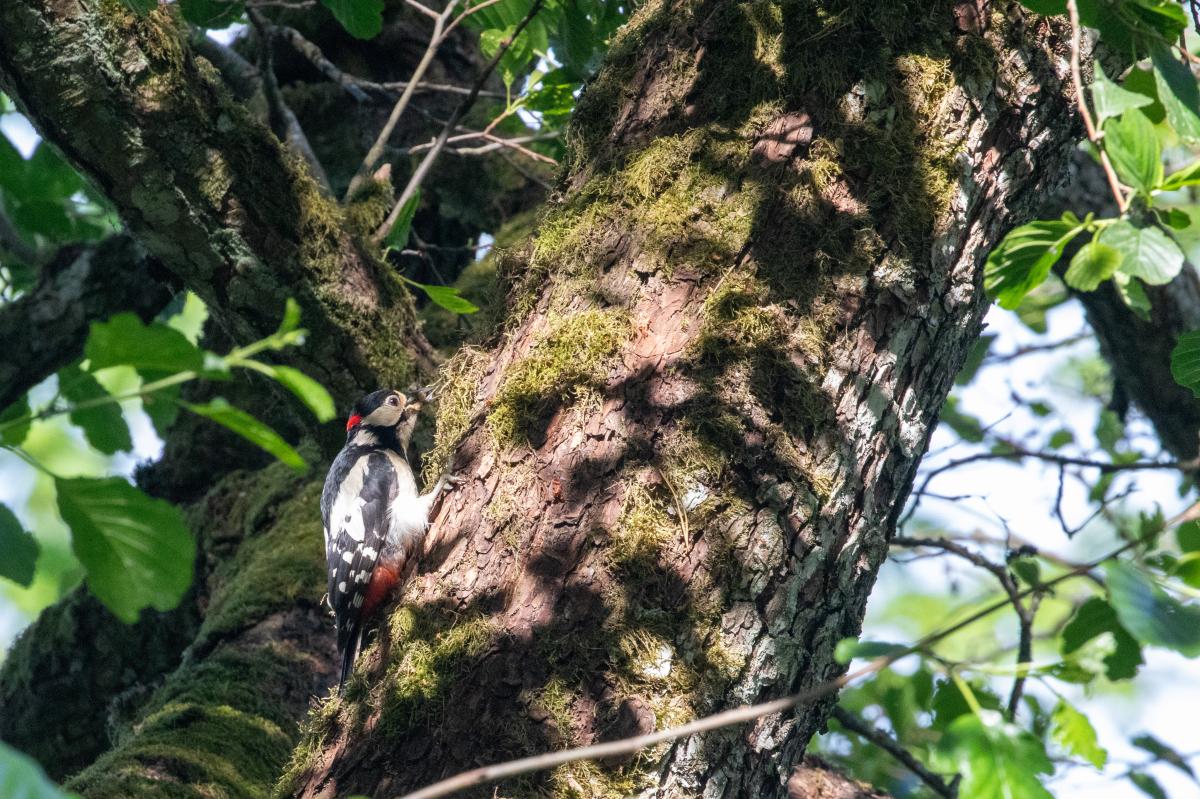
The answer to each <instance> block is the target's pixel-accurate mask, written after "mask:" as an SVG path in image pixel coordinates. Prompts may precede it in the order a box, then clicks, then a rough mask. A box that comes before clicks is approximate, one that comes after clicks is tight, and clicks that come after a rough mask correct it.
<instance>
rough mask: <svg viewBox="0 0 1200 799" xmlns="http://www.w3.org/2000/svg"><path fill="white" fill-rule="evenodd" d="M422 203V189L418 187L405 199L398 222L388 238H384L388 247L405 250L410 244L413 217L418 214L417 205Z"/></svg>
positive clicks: (397, 217) (389, 232)
mask: <svg viewBox="0 0 1200 799" xmlns="http://www.w3.org/2000/svg"><path fill="white" fill-rule="evenodd" d="M420 204H421V190H420V189H417V190H416V191H414V192H413V195H412V196H411V197H409V198H408V199H407V200H405V201H404V206H403V207H402V208H401V209H400V213H399V215H397V216H396V222H395V224H393V225H392V229H391V230H389V231H388V234H387V238H386V239H384V242H383V243H384V245H385V246H386V247H387V248H388V249H392V250H403V249H404V247H405V246H406V245H407V244H408V237H409V235H410V234H411V233H412V221H413V217H415V216H416V215H417V207H418V206H420Z"/></svg>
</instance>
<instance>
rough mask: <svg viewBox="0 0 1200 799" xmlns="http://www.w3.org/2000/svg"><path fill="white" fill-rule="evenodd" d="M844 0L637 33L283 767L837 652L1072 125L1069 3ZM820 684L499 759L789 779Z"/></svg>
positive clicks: (479, 759) (603, 80)
mask: <svg viewBox="0 0 1200 799" xmlns="http://www.w3.org/2000/svg"><path fill="white" fill-rule="evenodd" d="M831 5H832V6H836V8H825V4H806V3H791V2H780V3H760V4H755V5H753V6H750V5H735V4H729V3H717V2H661V3H650V4H648V5H647V6H645V7H643V8H642V9H641V10H640V11H639V12H638V14H637V16H636V18H635V20H634V21H633V22H631V23H630V25H629V26H627V28H626V29H625V30H624V31H623V32H622V34H621V35H620V36H619V37H618V39H617V41H616V42H615V43H614V45H613V48H612V52H611V55H610V58H609V60H608V63H607V65H606V67H605V68H604V70H602V72H601V73H600V75H599V76H598V77H597V78H596V79H595V81H593V82H592V83H591V84H590V85H589V86H588V88H587V89H586V91H585V93H584V95H583V97H582V98H581V100H580V104H579V108H578V110H577V113H576V118H575V121H574V124H573V129H572V135H571V144H572V154H571V158H570V161H569V168H568V170H567V172H566V174H565V175H564V176H563V178H562V181H561V184H560V185H561V188H562V195H561V197H560V198H559V200H558V201H557V202H556V203H555V205H554V206H553V208H552V209H551V210H550V211H549V213H548V214H547V215H546V217H545V218H544V219H543V220H542V222H541V224H540V226H539V229H538V233H537V234H536V236H535V239H534V240H533V242H532V243H531V244H530V245H529V246H528V247H527V248H526V249H525V250H524V251H523V252H518V253H513V254H510V256H509V259H508V262H507V265H506V269H505V273H506V274H507V275H508V276H509V277H510V279H511V280H512V282H513V286H512V290H511V293H510V298H509V300H510V310H509V320H508V326H507V328H506V332H505V333H504V335H503V337H502V340H501V341H500V342H499V343H498V344H497V346H496V347H495V349H494V350H493V351H492V352H491V353H487V354H483V353H479V352H468V353H465V354H463V355H460V356H459V358H458V360H456V362H455V364H454V365H453V368H452V370H451V373H452V377H451V378H450V379H449V385H448V386H447V388H446V390H444V391H443V395H442V396H443V397H444V400H443V406H444V407H443V409H442V411H441V412H440V413H441V415H440V420H439V424H440V427H439V439H440V442H439V447H438V449H437V450H435V452H434V455H433V458H432V460H433V461H434V463H433V464H432V466H431V468H434V469H436V468H438V467H440V466H441V462H439V460H438V459H439V458H440V457H443V456H445V455H447V454H449V453H450V451H451V450H453V452H452V455H451V456H450V457H451V461H450V465H451V471H453V472H455V473H458V474H460V475H462V476H463V477H465V478H466V482H465V484H464V485H462V486H461V487H460V488H459V489H458V490H457V491H456V492H455V493H454V494H453V495H452V496H451V498H450V499H448V500H447V502H446V503H445V506H444V508H443V510H442V511H441V513H440V515H439V516H438V518H437V520H436V523H435V525H434V527H433V530H432V532H431V539H430V540H431V545H430V548H429V551H428V553H427V556H426V558H425V559H424V561H423V569H424V570H425V571H426V574H425V575H424V576H423V577H421V578H419V579H417V580H415V581H414V582H413V584H412V585H410V587H409V590H408V592H407V594H406V597H405V599H406V603H405V605H404V606H402V607H401V608H400V609H398V610H396V611H395V612H394V613H393V614H392V615H391V617H390V618H389V619H388V620H387V621H386V623H384V624H383V625H382V626H381V629H380V631H379V636H378V640H377V641H376V642H375V644H374V645H373V646H372V647H370V648H368V649H367V651H366V652H365V653H364V656H362V657H361V658H360V669H359V672H358V673H357V674H356V676H355V677H354V678H353V679H352V680H351V682H350V683H348V685H347V689H346V692H345V695H344V696H343V697H342V698H340V699H336V698H331V699H330V700H329V701H328V702H327V703H326V704H325V706H324V707H323V708H321V710H320V711H319V712H318V714H317V715H315V716H314V718H313V719H312V720H311V721H310V730H309V735H308V739H307V740H306V741H305V742H304V744H302V745H301V747H300V748H299V749H298V750H297V753H296V754H295V756H294V758H293V765H292V767H291V769H289V772H288V774H286V775H285V778H284V780H283V781H282V782H281V784H280V786H279V789H278V793H279V794H280V795H296V796H301V797H321V798H322V799H324V798H326V797H334V796H343V795H348V794H357V793H362V794H367V795H371V796H379V797H388V796H394V795H397V794H400V793H403V792H404V791H406V790H409V789H413V788H415V787H418V786H420V785H423V784H426V783H429V782H432V781H434V780H436V779H438V778H440V777H444V776H447V775H448V774H451V773H455V772H457V771H460V770H463V769H467V768H471V767H474V766H477V765H481V764H483V763H488V762H495V761H499V760H503V759H506V758H507V757H510V756H515V755H524V754H529V753H531V752H533V751H537V750H540V749H545V748H551V747H562V746H565V745H569V744H586V743H589V742H592V741H597V740H605V739H610V738H617V737H623V736H625V735H630V734H635V733H638V732H644V731H646V730H648V729H651V728H654V727H663V726H668V725H671V724H675V723H678V722H680V721H683V720H686V719H688V718H690V717H692V716H696V715H702V714H705V713H708V712H710V711H713V710H716V709H719V708H721V707H727V706H729V705H734V704H741V703H746V702H755V701H762V700H766V699H770V698H774V697H778V696H780V695H784V694H788V693H792V692H795V691H799V690H804V689H806V688H811V687H813V686H816V685H819V684H821V683H824V682H826V681H827V680H829V679H831V678H833V677H834V676H836V675H837V674H839V673H840V672H841V671H842V669H843V667H842V666H840V665H839V664H837V663H836V661H835V660H834V658H833V650H834V647H835V645H836V644H837V642H838V641H839V640H841V639H842V638H844V637H846V636H853V635H855V634H857V632H858V630H859V626H860V624H861V621H862V616H863V612H864V609H865V603H866V599H867V596H868V593H869V591H870V589H871V586H872V584H873V582H874V579H875V575H876V571H877V569H878V568H879V565H880V564H881V563H882V561H883V559H884V558H885V556H886V553H887V541H888V538H889V536H890V535H891V532H892V530H893V528H894V525H895V520H896V516H897V515H898V512H899V510H900V509H901V508H902V507H903V504H904V500H905V497H906V496H907V493H908V491H909V489H910V487H911V482H912V478H913V474H914V472H915V469H916V465H917V462H918V460H919V458H920V456H921V454H922V453H923V451H924V448H925V446H926V443H927V440H928V436H929V434H930V431H931V429H932V426H933V424H934V422H935V420H936V417H937V413H938V410H939V409H940V407H941V405H942V402H943V401H944V399H945V396H946V393H947V392H948V390H949V388H950V385H951V383H952V379H953V376H954V374H955V372H956V371H957V368H958V367H959V365H960V364H961V363H962V361H963V359H964V357H965V354H966V353H967V351H968V349H969V348H970V346H971V344H972V343H973V341H974V339H975V337H976V336H977V334H978V332H979V329H980V324H981V318H982V315H983V313H984V311H985V309H986V304H987V302H986V298H985V297H984V295H983V292H982V289H981V274H982V266H983V256H984V254H985V253H986V252H987V251H988V250H989V249H990V247H991V246H993V245H994V244H995V243H996V242H997V241H998V240H999V238H1000V236H1001V235H1002V234H1003V233H1004V232H1005V231H1006V230H1007V229H1008V228H1009V227H1011V226H1012V225H1013V224H1015V223H1017V222H1020V221H1022V220H1023V219H1025V218H1027V217H1028V216H1029V215H1030V212H1031V211H1032V209H1034V208H1035V207H1036V205H1037V204H1038V195H1039V194H1040V193H1041V192H1043V191H1044V190H1046V189H1047V187H1048V183H1049V182H1050V181H1052V180H1053V179H1054V178H1055V177H1056V176H1057V174H1058V173H1059V171H1060V168H1061V166H1062V165H1063V163H1064V162H1065V159H1066V157H1067V155H1068V154H1069V152H1070V149H1071V145H1072V143H1073V141H1074V138H1075V135H1076V133H1077V131H1076V130H1075V124H1074V122H1073V120H1072V117H1071V114H1070V110H1069V104H1068V103H1067V102H1066V99H1065V97H1064V95H1063V90H1064V86H1063V83H1062V81H1063V79H1064V75H1065V74H1066V71H1067V69H1066V59H1065V56H1064V54H1063V40H1062V38H1061V35H1060V34H1061V31H1058V30H1056V29H1054V28H1053V27H1051V26H1049V25H1048V24H1047V23H1045V22H1044V21H1036V20H1035V19H1034V18H1029V17H1026V16H1025V15H1024V14H1023V12H1021V11H1020V10H1018V8H1017V7H1016V6H1015V5H1014V6H1013V7H1011V8H1005V9H1004V12H1003V13H999V12H997V13H996V14H994V15H993V17H992V19H991V20H990V22H991V24H990V25H988V26H982V27H986V31H983V32H975V33H966V34H963V33H961V32H959V31H958V29H957V27H956V23H955V16H954V13H953V12H954V7H953V4H951V3H940V4H935V6H934V7H932V8H929V7H926V6H925V5H924V4H921V5H920V7H919V9H918V8H917V7H915V6H914V7H913V8H907V7H906V6H905V4H888V5H886V6H879V5H875V4H872V5H870V6H869V7H868V6H866V5H865V4H864V5H863V6H856V5H853V4H851V5H848V6H846V5H843V4H840V3H839V4H831ZM825 11H828V12H829V14H828V15H827V16H826V15H824V14H823V12H825ZM835 11H836V13H834V12H835ZM831 19H832V20H836V24H834V23H830V22H829V20H831ZM827 26H832V27H827ZM810 126H811V130H806V128H808V127H810ZM768 138H769V139H770V141H764V140H765V139H768ZM827 710H828V707H827V704H825V703H822V704H820V705H816V706H809V707H803V708H800V709H798V711H797V712H796V713H795V714H787V715H783V716H775V717H769V718H764V719H762V720H760V721H759V722H758V723H756V724H754V725H752V726H751V727H750V728H748V729H732V730H725V731H721V732H718V733H713V734H708V735H704V736H698V737H695V738H691V739H687V740H683V741H680V742H677V743H676V744H674V745H671V746H665V745H664V746H663V747H660V748H658V749H657V750H655V751H653V752H649V753H646V754H645V755H644V756H643V757H641V758H638V759H636V760H634V761H631V762H627V763H619V764H618V763H609V764H583V765H577V766H566V767H563V768H560V769H559V770H557V771H555V772H554V773H553V774H551V775H549V776H548V777H536V778H531V779H528V780H524V781H521V782H518V783H514V784H510V785H505V786H503V787H502V788H501V790H502V791H503V792H504V793H505V794H506V795H528V794H533V793H542V792H545V791H547V790H549V791H550V792H551V793H553V794H554V795H575V796H626V795H631V794H639V795H643V796H659V797H668V796H670V797H675V796H678V797H685V796H686V797H694V796H704V797H734V796H760V797H772V796H778V797H782V796H786V795H787V794H788V792H789V791H791V793H792V795H804V794H803V793H799V791H800V790H802V789H803V785H797V784H795V783H794V781H793V784H790V785H789V775H790V774H791V772H792V767H793V765H794V764H796V763H797V762H799V761H800V757H801V755H802V754H803V750H804V747H805V745H806V744H807V742H808V739H809V738H810V737H811V735H812V734H813V733H814V732H816V731H817V729H818V728H819V727H820V725H821V724H822V723H823V721H824V719H825V716H826V713H827ZM491 791H492V789H491V788H487V789H480V790H479V791H478V794H479V795H480V796H484V795H491ZM816 795H820V794H816Z"/></svg>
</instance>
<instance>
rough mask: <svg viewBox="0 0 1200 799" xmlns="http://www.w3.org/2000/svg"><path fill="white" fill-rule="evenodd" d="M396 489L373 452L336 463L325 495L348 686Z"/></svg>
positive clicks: (333, 596)
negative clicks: (365, 606) (346, 461)
mask: <svg viewBox="0 0 1200 799" xmlns="http://www.w3.org/2000/svg"><path fill="white" fill-rule="evenodd" d="M338 460H339V461H340V460H341V457H340V456H339V459H338ZM348 460H349V459H348ZM339 467H340V468H339ZM347 467H348V468H347ZM396 487H397V482H396V472H395V469H394V468H393V467H392V464H391V462H390V461H389V460H388V458H387V457H386V456H385V455H384V454H383V453H381V452H379V451H373V452H365V453H363V454H361V455H358V457H356V458H354V459H353V460H352V461H350V462H348V463H341V464H339V463H338V462H335V463H334V467H333V468H331V469H330V473H329V478H328V480H327V481H326V486H325V491H324V492H323V495H322V502H321V506H322V512H323V515H324V520H325V555H326V566H327V568H328V569H329V604H330V606H331V607H332V608H333V613H334V618H335V619H336V623H337V645H338V651H339V652H341V653H342V680H343V681H344V680H345V678H346V676H347V675H348V674H349V672H350V668H351V667H352V666H353V665H354V657H355V655H356V654H357V650H358V645H359V641H360V636H361V633H362V619H361V610H362V606H363V601H364V598H365V597H366V593H367V586H368V585H370V582H371V574H372V573H373V572H374V570H375V566H376V564H377V563H378V562H379V557H380V554H381V553H382V552H383V548H384V544H385V543H386V541H387V534H388V506H389V504H390V503H391V501H392V499H393V498H394V497H395V495H396Z"/></svg>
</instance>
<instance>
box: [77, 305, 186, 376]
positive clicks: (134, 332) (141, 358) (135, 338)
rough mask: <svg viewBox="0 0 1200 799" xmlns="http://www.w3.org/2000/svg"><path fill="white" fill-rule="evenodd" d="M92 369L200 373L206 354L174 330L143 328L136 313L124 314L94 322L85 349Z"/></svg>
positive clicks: (155, 325) (156, 325) (152, 326)
mask: <svg viewBox="0 0 1200 799" xmlns="http://www.w3.org/2000/svg"><path fill="white" fill-rule="evenodd" d="M83 352H84V355H85V356H86V357H87V359H88V369H90V370H92V371H95V370H97V369H104V368H106V367H109V366H132V367H133V368H134V369H139V370H141V369H148V370H153V371H159V372H166V373H171V374H173V373H176V372H186V371H200V369H201V368H202V367H203V366H204V354H203V353H202V352H201V351H200V350H199V349H198V348H197V347H196V346H195V345H194V344H192V342H190V341H188V340H187V337H186V336H184V335H183V334H182V333H180V332H179V331H178V330H175V329H174V328H170V327H167V326H166V325H160V324H158V323H151V324H149V325H145V324H142V320H141V319H138V318H137V316H136V315H134V314H132V313H121V314H117V315H116V316H114V317H112V318H111V319H109V320H108V321H107V322H93V323H92V328H91V332H90V333H89V334H88V340H87V344H86V345H84V349H83Z"/></svg>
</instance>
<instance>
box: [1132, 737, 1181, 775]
mask: <svg viewBox="0 0 1200 799" xmlns="http://www.w3.org/2000/svg"><path fill="white" fill-rule="evenodd" d="M1130 743H1132V744H1133V745H1134V746H1136V747H1137V748H1139V749H1144V750H1145V751H1147V752H1149V753H1150V754H1152V755H1154V757H1155V758H1157V759H1158V760H1161V761H1162V762H1164V763H1170V764H1171V765H1172V766H1174V767H1175V768H1177V769H1179V770H1180V771H1182V772H1183V773H1184V774H1186V775H1188V776H1189V777H1191V778H1192V779H1195V778H1196V772H1195V771H1194V770H1193V769H1192V767H1191V766H1190V765H1188V761H1187V758H1186V757H1184V756H1183V755H1181V754H1179V752H1178V751H1177V750H1176V749H1175V748H1174V747H1171V746H1168V745H1167V744H1165V743H1163V742H1162V741H1160V740H1159V739H1157V738H1155V737H1154V736H1153V735H1149V734H1147V733H1142V734H1141V735H1135V736H1134V737H1133V738H1132V739H1131V740H1130Z"/></svg>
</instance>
